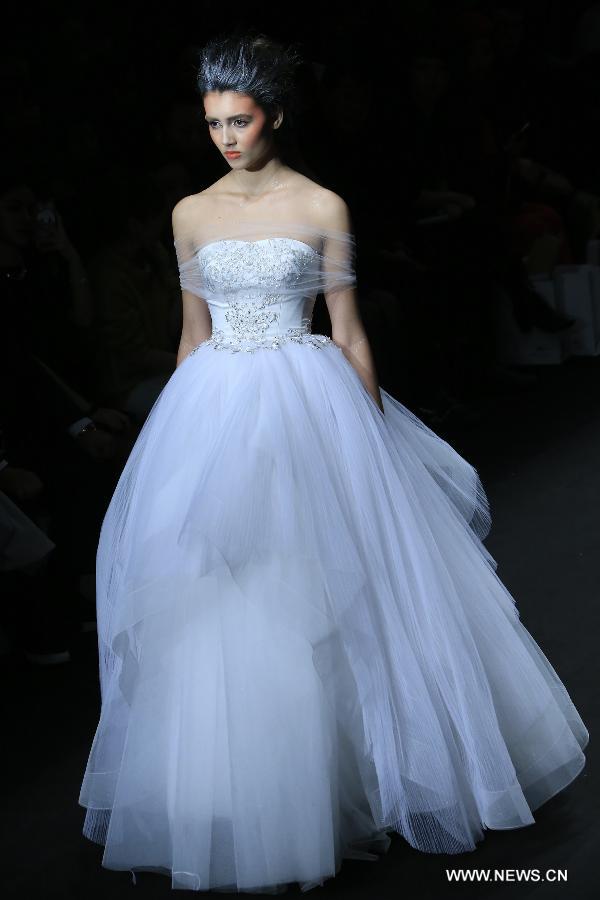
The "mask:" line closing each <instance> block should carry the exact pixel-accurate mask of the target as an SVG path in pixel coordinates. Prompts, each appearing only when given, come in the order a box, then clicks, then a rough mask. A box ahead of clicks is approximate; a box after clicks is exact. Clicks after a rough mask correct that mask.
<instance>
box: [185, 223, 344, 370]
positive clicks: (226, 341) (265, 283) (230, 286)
mask: <svg viewBox="0 0 600 900" xmlns="http://www.w3.org/2000/svg"><path fill="white" fill-rule="evenodd" d="M197 260H198V266H199V267H200V271H201V275H202V278H203V280H204V282H205V284H206V285H207V287H208V291H207V294H208V295H209V296H211V297H214V296H215V294H216V295H218V296H221V297H223V300H219V301H217V300H215V299H211V300H208V301H207V303H208V306H209V309H210V315H211V320H212V335H211V337H210V338H208V340H206V341H203V342H202V343H201V344H199V345H198V347H195V348H194V350H192V353H195V352H196V350H199V349H200V347H204V346H206V345H209V346H212V347H214V348H215V349H226V350H230V351H232V352H235V351H240V350H242V351H246V352H253V351H255V350H258V349H262V348H267V349H277V348H278V347H280V346H281V345H282V344H284V343H286V342H287V341H297V342H300V343H306V344H309V345H310V346H312V347H322V346H323V345H324V344H327V343H331V338H329V337H327V336H326V335H323V334H312V333H311V330H310V329H311V320H312V312H313V307H314V303H315V299H316V298H315V297H314V296H307V291H306V284H304V288H303V280H304V277H305V280H306V281H307V282H310V283H314V280H313V279H312V278H311V277H310V273H311V267H312V266H314V265H318V264H319V256H318V254H317V252H316V251H315V250H314V248H313V247H311V246H310V245H309V244H306V243H304V242H303V241H298V240H296V239H294V238H287V237H279V238H264V239H262V240H258V241H242V240H227V239H225V240H221V241H214V242H212V243H209V244H205V246H204V247H202V249H201V250H199V251H198V253H197Z"/></svg>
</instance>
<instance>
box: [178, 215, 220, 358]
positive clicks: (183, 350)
mask: <svg viewBox="0 0 600 900" xmlns="http://www.w3.org/2000/svg"><path fill="white" fill-rule="evenodd" d="M185 200H186V198H184V200H182V201H179V203H177V204H176V206H175V208H174V209H173V213H172V217H171V221H172V225H173V239H174V240H175V241H178V242H181V241H182V240H183V238H182V235H184V234H185V235H187V234H189V233H190V227H189V221H188V216H189V215H190V213H189V211H188V204H187V203H186V202H185ZM186 246H187V244H186ZM181 300H182V303H183V322H182V328H181V339H180V341H179V349H178V351H177V363H176V368H177V367H178V366H180V365H181V363H182V362H183V360H184V359H185V358H186V356H189V354H190V353H191V352H192V350H193V349H194V347H197V346H198V344H201V343H202V341H205V340H207V339H208V338H209V337H210V336H211V334H212V320H211V316H210V310H209V308H208V303H207V302H206V300H205V299H204V298H203V297H200V296H198V295H197V294H193V293H192V292H191V291H188V290H185V289H182V291H181Z"/></svg>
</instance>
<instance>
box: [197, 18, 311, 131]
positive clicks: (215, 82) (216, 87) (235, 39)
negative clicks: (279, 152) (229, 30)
mask: <svg viewBox="0 0 600 900" xmlns="http://www.w3.org/2000/svg"><path fill="white" fill-rule="evenodd" d="M303 63H304V60H303V58H302V56H301V54H300V52H299V50H298V47H297V45H289V46H285V45H283V44H280V43H278V42H277V41H274V40H272V39H271V38H269V37H267V35H265V34H263V33H262V32H252V31H250V32H246V33H244V34H237V33H235V32H234V33H233V34H228V35H227V36H223V35H219V36H217V37H215V38H213V39H212V40H210V41H209V42H208V43H207V44H206V45H205V46H204V47H202V49H201V50H200V51H199V65H198V69H197V86H198V90H199V92H200V94H201V96H204V94H206V93H208V91H238V92H239V93H243V94H248V95H249V96H251V97H252V98H253V99H254V100H255V102H256V103H257V104H258V105H259V106H260V107H261V108H262V109H263V110H264V112H265V113H266V115H267V116H273V117H275V115H276V114H277V112H278V110H279V109H282V110H283V111H284V118H283V122H282V124H281V126H280V128H279V129H278V130H279V132H281V136H282V137H283V138H285V136H286V134H287V132H288V131H293V130H294V128H295V126H296V115H297V112H298V105H299V103H298V96H297V91H296V73H297V70H298V68H299V67H300V66H302V65H303ZM276 134H277V132H274V136H275V135H276Z"/></svg>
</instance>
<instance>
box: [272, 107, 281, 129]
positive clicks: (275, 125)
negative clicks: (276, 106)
mask: <svg viewBox="0 0 600 900" xmlns="http://www.w3.org/2000/svg"><path fill="white" fill-rule="evenodd" d="M282 122H283V110H282V109H280V110H279V112H278V113H277V115H276V116H275V118H274V119H273V128H279V126H280V125H281V123H282Z"/></svg>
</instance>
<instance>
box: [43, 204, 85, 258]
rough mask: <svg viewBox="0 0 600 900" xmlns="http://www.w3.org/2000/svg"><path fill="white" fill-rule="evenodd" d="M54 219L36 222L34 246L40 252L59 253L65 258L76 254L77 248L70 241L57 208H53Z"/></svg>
mask: <svg viewBox="0 0 600 900" xmlns="http://www.w3.org/2000/svg"><path fill="white" fill-rule="evenodd" d="M54 216H55V221H54V223H53V224H48V223H44V222H38V223H37V225H36V229H35V235H34V241H35V247H36V249H37V250H39V251H40V252H41V253H52V252H55V253H60V255H61V256H62V257H64V258H65V259H70V258H71V257H72V256H74V255H77V250H76V249H75V247H74V246H73V244H72V243H71V241H70V239H69V237H68V235H67V232H66V231H65V227H64V225H63V221H62V218H61V215H60V213H59V212H58V210H56V209H55V210H54Z"/></svg>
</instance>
